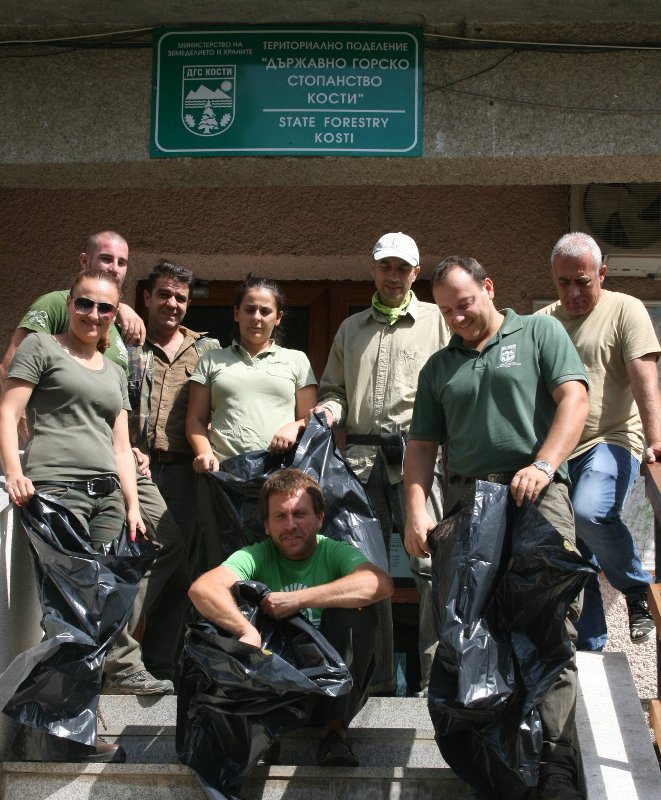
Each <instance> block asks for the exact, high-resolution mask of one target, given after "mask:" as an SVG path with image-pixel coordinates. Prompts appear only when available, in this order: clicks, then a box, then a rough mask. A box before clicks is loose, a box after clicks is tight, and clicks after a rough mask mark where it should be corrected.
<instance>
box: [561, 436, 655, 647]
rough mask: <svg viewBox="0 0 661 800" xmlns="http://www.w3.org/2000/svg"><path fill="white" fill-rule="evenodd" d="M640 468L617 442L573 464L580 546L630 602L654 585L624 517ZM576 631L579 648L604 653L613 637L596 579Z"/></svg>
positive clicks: (573, 497) (599, 447)
mask: <svg viewBox="0 0 661 800" xmlns="http://www.w3.org/2000/svg"><path fill="white" fill-rule="evenodd" d="M639 468H640V464H639V463H638V461H637V460H636V459H635V458H634V457H633V456H632V455H631V454H630V452H629V451H628V450H627V449H626V448H625V447H621V446H619V445H614V444H597V445H595V446H594V447H592V448H591V449H590V450H588V451H587V452H586V453H583V454H582V455H580V456H577V457H576V458H572V459H570V461H569V476H570V478H571V481H572V487H571V490H570V496H571V500H572V504H573V506H574V516H575V520H576V538H577V544H578V548H579V550H580V551H581V553H582V555H583V556H585V558H587V559H589V560H590V561H592V563H593V564H595V566H597V567H599V568H600V569H601V570H603V573H604V575H605V576H606V578H607V579H608V582H609V583H610V584H611V586H613V587H614V588H615V589H618V590H619V591H620V592H622V594H623V595H624V596H625V597H627V598H629V599H633V598H636V597H640V596H641V595H645V594H646V593H647V586H648V584H649V583H651V581H652V576H651V575H650V574H649V572H646V571H645V569H644V568H643V565H642V562H641V560H640V556H639V554H638V550H637V549H636V545H635V544H634V541H633V537H632V536H631V531H630V530H629V528H627V526H626V525H625V524H624V522H623V521H622V519H621V517H620V514H621V512H622V507H623V506H624V501H625V500H626V499H627V495H628V494H629V492H630V491H631V487H632V486H633V482H634V481H635V479H636V476H637V475H638V470H639ZM577 628H578V641H577V644H576V647H577V648H578V649H579V650H603V648H604V645H605V644H606V639H607V638H608V636H607V632H606V617H605V615H604V606H603V603H602V600H601V592H600V590H599V580H598V578H597V576H596V575H593V576H591V577H590V580H589V581H588V583H587V585H586V587H585V591H584V595H583V611H582V613H581V616H580V619H579V620H578V626H577Z"/></svg>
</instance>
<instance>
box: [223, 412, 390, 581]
mask: <svg viewBox="0 0 661 800" xmlns="http://www.w3.org/2000/svg"><path fill="white" fill-rule="evenodd" d="M282 467H296V468H297V469H300V470H301V471H302V472H305V473H307V474H308V475H311V476H312V477H313V478H315V479H316V480H317V481H319V485H320V487H321V490H322V492H323V494H324V500H325V503H326V513H325V516H324V523H323V526H322V529H321V531H320V533H322V534H323V535H324V536H328V537H329V538H330V539H339V540H341V541H345V542H349V544H353V545H355V546H356V547H357V548H358V549H359V550H360V551H361V552H362V553H363V555H364V556H365V557H366V558H367V559H369V560H370V561H371V562H372V564H374V565H375V566H377V567H380V568H381V569H383V570H384V571H385V572H387V571H388V559H387V556H386V548H385V544H384V542H383V534H382V533H381V525H380V523H379V521H378V519H376V517H375V516H374V514H373V513H372V508H371V506H370V502H369V500H368V498H367V494H366V493H365V489H364V487H363V485H362V484H361V482H360V481H359V480H358V478H357V477H356V476H355V475H354V473H353V471H352V470H351V468H350V467H349V466H348V465H347V463H346V461H345V460H344V458H342V455H341V454H340V452H339V450H338V449H337V448H336V446H335V440H334V438H333V432H332V431H331V430H330V428H329V427H328V425H327V423H326V417H325V415H321V414H320V415H316V416H315V417H314V418H313V419H312V420H311V421H310V424H309V425H308V426H307V428H306V429H305V431H304V432H303V435H302V436H301V439H300V441H299V442H298V444H297V445H296V447H292V448H291V449H290V450H288V451H287V452H286V453H285V454H284V455H283V456H273V455H271V454H270V453H268V452H267V451H266V450H253V451H251V452H249V453H244V454H243V455H240V456H235V457H234V458H229V459H227V460H226V461H223V462H222V463H221V464H220V470H219V471H218V472H214V473H210V474H209V476H208V480H210V481H211V482H212V486H213V492H212V495H213V497H214V503H215V509H214V511H215V513H214V516H215V518H216V520H217V522H218V536H219V538H220V541H221V543H222V546H223V549H224V551H225V556H226V557H229V556H230V555H231V554H232V553H233V552H234V551H235V550H239V549H240V548H241V547H245V546H246V545H249V544H254V543H255V542H259V541H261V540H262V539H264V538H265V536H266V533H265V531H264V525H263V523H262V521H261V518H260V514H259V506H258V496H259V490H260V489H261V487H262V484H263V483H264V481H265V480H266V479H267V478H268V476H269V475H271V474H273V473H274V472H276V471H277V470H278V469H281V468H282Z"/></svg>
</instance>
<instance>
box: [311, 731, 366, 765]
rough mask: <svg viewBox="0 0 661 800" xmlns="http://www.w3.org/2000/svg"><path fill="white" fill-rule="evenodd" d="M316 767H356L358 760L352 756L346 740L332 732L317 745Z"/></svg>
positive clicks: (352, 753)
mask: <svg viewBox="0 0 661 800" xmlns="http://www.w3.org/2000/svg"><path fill="white" fill-rule="evenodd" d="M317 766H319V767H357V766H358V759H357V758H356V756H355V755H354V752H353V750H352V749H351V745H350V744H349V742H348V740H347V739H344V738H342V736H340V734H339V733H336V732H334V731H333V732H332V733H329V734H327V735H326V736H324V738H323V739H322V740H321V742H320V743H319V749H318V750H317Z"/></svg>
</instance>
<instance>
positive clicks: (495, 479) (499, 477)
mask: <svg viewBox="0 0 661 800" xmlns="http://www.w3.org/2000/svg"><path fill="white" fill-rule="evenodd" d="M486 479H487V481H489V483H509V481H506V480H505V473H504V472H491V473H489V474H488V475H487V476H486Z"/></svg>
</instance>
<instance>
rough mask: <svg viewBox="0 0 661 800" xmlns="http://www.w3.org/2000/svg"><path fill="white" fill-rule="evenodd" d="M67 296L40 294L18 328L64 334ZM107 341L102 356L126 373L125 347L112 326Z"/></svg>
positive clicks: (66, 317)
mask: <svg viewBox="0 0 661 800" xmlns="http://www.w3.org/2000/svg"><path fill="white" fill-rule="evenodd" d="M68 296H69V290H68V289H65V290H64V291H57V292H49V293H48V294H42V295H41V297H38V298H37V299H36V300H35V301H34V303H32V305H31V306H30V308H28V310H27V312H26V313H25V316H24V317H23V319H22V320H21V321H20V322H19V323H18V327H19V328H25V329H26V330H28V331H36V332H41V333H64V332H65V331H66V330H68V328H69V315H68V314H67V297H68ZM108 341H109V342H110V346H109V347H108V349H107V350H106V351H105V353H104V354H103V355H104V356H105V357H106V358H109V359H110V360H111V361H114V362H115V364H119V366H120V367H121V368H122V369H123V370H124V372H128V354H127V351H126V345H125V344H124V342H123V341H122V337H121V336H120V333H119V331H118V330H117V326H116V325H114V324H113V325H111V326H110V328H109V329H108Z"/></svg>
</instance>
